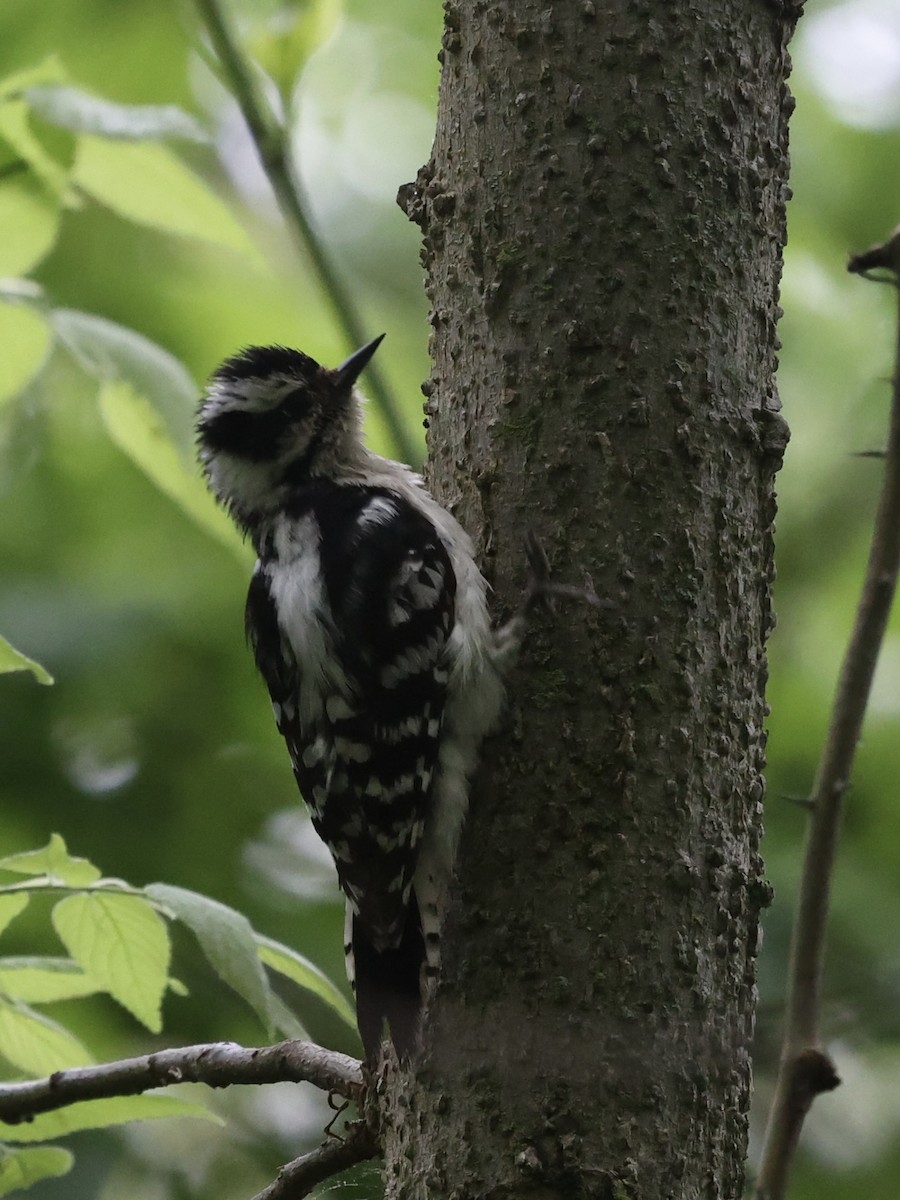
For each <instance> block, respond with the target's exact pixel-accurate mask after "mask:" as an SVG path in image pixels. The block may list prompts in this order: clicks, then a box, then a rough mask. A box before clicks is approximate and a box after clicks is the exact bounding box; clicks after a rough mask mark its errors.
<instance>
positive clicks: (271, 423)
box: [200, 409, 288, 462]
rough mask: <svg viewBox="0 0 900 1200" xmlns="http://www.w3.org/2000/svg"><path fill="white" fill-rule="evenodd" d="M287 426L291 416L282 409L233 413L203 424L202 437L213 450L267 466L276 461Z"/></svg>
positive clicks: (224, 413) (210, 419) (224, 414)
mask: <svg viewBox="0 0 900 1200" xmlns="http://www.w3.org/2000/svg"><path fill="white" fill-rule="evenodd" d="M287 425H288V417H287V414H286V413H284V412H281V411H280V409H274V410H272V411H270V412H264V413H260V412H246V411H242V410H240V409H229V410H228V411H227V412H220V413H216V414H215V415H213V416H210V417H208V418H207V419H206V420H205V421H203V422H202V423H201V426H200V437H201V440H202V441H203V443H204V444H205V445H206V446H207V447H208V448H209V449H210V450H213V451H216V450H220V451H225V452H226V453H229V454H234V455H239V456H240V457H241V458H249V459H251V460H253V461H255V462H263V461H265V460H266V459H267V458H271V457H272V454H273V451H274V450H275V449H276V448H277V446H278V443H279V441H280V439H281V435H282V434H283V433H284V430H285V429H286V427H287Z"/></svg>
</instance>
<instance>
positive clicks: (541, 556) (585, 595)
mask: <svg viewBox="0 0 900 1200" xmlns="http://www.w3.org/2000/svg"><path fill="white" fill-rule="evenodd" d="M525 558H526V560H527V562H528V582H527V586H526V591H525V600H524V602H523V604H522V613H523V615H525V616H527V615H528V614H529V613H532V612H534V611H535V609H537V608H543V609H545V610H546V611H548V612H553V611H554V609H555V606H554V603H553V602H554V600H574V601H576V602H577V603H579V604H589V605H590V606H591V607H592V608H598V609H606V610H609V609H614V608H616V605H615V604H614V603H613V601H612V600H604V599H602V598H601V597H600V596H598V595H597V593H596V592H595V591H594V588H593V586H592V585H591V580H590V578H588V586H586V587H578V586H577V585H575V584H571V583H553V582H552V580H551V579H550V563H549V561H548V559H547V554H546V552H545V550H544V547H543V545H542V544H541V540H540V538H539V537H538V536H537V534H536V533H534V532H533V531H532V530H529V532H528V533H527V534H526V535H525Z"/></svg>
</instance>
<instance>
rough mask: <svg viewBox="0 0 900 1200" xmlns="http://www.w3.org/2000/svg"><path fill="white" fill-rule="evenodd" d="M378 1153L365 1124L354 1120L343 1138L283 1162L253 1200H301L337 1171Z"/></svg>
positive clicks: (344, 1169) (376, 1145)
mask: <svg viewBox="0 0 900 1200" xmlns="http://www.w3.org/2000/svg"><path fill="white" fill-rule="evenodd" d="M379 1153H380V1150H379V1147H378V1144H377V1142H376V1141H375V1139H374V1137H373V1136H372V1134H371V1132H370V1131H369V1129H368V1127H367V1126H366V1124H365V1122H364V1121H356V1122H354V1123H353V1124H352V1125H349V1126H348V1127H347V1133H346V1136H345V1137H344V1138H343V1139H339V1140H332V1141H329V1142H326V1143H325V1144H324V1145H323V1146H320V1147H319V1148H318V1149H317V1150H313V1151H311V1153H309V1154H304V1155H303V1156H302V1157H301V1158H295V1159H294V1160H293V1162H289V1163H285V1165H284V1166H283V1167H282V1168H281V1170H280V1171H279V1172H278V1177H277V1178H276V1179H275V1180H274V1181H273V1182H272V1183H270V1184H269V1186H268V1187H267V1188H263V1190H262V1191H261V1192H259V1193H258V1194H257V1195H256V1196H254V1197H253V1200H301V1198H302V1197H303V1196H308V1195H309V1193H310V1192H311V1191H312V1190H313V1188H314V1187H315V1186H316V1185H317V1184H319V1183H322V1182H323V1181H324V1180H326V1179H330V1178H331V1176H332V1175H336V1174H337V1172H338V1171H346V1169H347V1168H348V1167H352V1166H355V1164H356V1163H358V1162H365V1160H366V1159H367V1158H374V1157H375V1156H376V1155H377V1154H379Z"/></svg>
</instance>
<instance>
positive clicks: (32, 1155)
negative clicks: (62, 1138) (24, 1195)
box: [0, 1146, 75, 1196]
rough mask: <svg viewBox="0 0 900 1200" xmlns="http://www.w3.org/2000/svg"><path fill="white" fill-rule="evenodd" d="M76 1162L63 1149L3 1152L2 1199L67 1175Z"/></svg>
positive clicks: (0, 1168)
mask: <svg viewBox="0 0 900 1200" xmlns="http://www.w3.org/2000/svg"><path fill="white" fill-rule="evenodd" d="M74 1161H75V1159H74V1157H73V1155H72V1153H71V1151H69V1150H63V1149H62V1147H61V1146H33V1147H31V1148H30V1149H28V1150H4V1151H3V1152H0V1196H8V1195H9V1194H10V1192H19V1191H23V1190H24V1189H25V1188H29V1187H31V1185H32V1184H33V1183H38V1182H39V1181H40V1180H41V1179H51V1178H54V1177H56V1176H58V1175H65V1174H67V1172H69V1171H70V1170H71V1169H72V1163H73V1162H74Z"/></svg>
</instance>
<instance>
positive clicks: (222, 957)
mask: <svg viewBox="0 0 900 1200" xmlns="http://www.w3.org/2000/svg"><path fill="white" fill-rule="evenodd" d="M144 891H145V892H146V894H147V895H148V896H150V897H151V898H152V899H154V900H157V901H159V903H161V904H164V905H165V906H166V908H168V909H170V910H171V911H172V912H173V913H174V914H175V916H176V917H177V918H178V919H179V921H183V922H184V924H185V925H187V926H188V928H189V929H190V930H191V932H192V933H193V934H194V936H195V937H196V939H197V941H198V942H199V943H200V948H201V949H202V951H203V953H204V954H205V955H206V957H207V959H208V960H209V963H210V965H211V966H212V968H213V969H214V970H215V971H216V973H217V974H218V975H219V976H220V978H221V979H223V980H224V981H225V983H227V984H228V985H229V987H232V988H234V990H235V991H236V992H237V993H238V995H239V996H242V997H243V999H244V1000H246V1001H247V1003H248V1004H249V1005H250V1007H251V1008H252V1009H253V1010H254V1012H256V1014H257V1015H258V1017H259V1019H260V1020H261V1021H262V1023H263V1025H264V1026H265V1027H266V1029H270V1028H271V1025H272V1020H271V1012H270V1008H269V1001H270V997H271V989H270V987H269V981H268V979H267V978H266V973H265V971H263V968H262V963H261V962H260V961H259V955H258V954H257V952H256V941H255V935H254V932H253V928H252V926H251V925H250V922H249V921H248V920H247V918H246V917H245V916H243V914H242V913H239V912H236V911H235V910H234V909H233V908H229V907H228V906H227V905H225V904H220V903H219V901H218V900H211V899H210V898H209V896H201V895H200V894H199V893H198V892H190V891H188V890H187V889H185V888H179V887H171V886H170V885H169V884H165V883H151V884H150V885H149V886H148V887H146V888H145V889H144Z"/></svg>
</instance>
